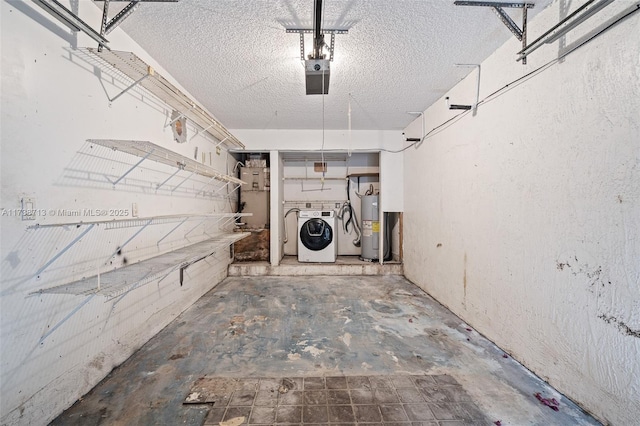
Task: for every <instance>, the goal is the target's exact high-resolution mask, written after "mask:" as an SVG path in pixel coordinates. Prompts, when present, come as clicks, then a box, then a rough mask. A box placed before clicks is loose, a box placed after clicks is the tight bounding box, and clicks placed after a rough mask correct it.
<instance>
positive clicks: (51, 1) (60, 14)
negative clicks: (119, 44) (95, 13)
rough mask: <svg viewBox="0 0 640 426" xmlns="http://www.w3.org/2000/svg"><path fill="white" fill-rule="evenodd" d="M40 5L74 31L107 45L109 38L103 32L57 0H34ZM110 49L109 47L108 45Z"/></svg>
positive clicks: (101, 44)
mask: <svg viewBox="0 0 640 426" xmlns="http://www.w3.org/2000/svg"><path fill="white" fill-rule="evenodd" d="M33 1H34V2H35V3H36V4H37V5H38V6H40V7H41V8H42V9H44V10H45V11H46V12H48V13H49V14H50V15H51V16H53V17H54V18H56V19H57V20H58V21H60V22H62V23H63V24H65V25H66V26H67V27H69V28H70V29H71V30H72V31H81V32H83V33H85V34H86V35H88V36H89V37H91V38H92V39H94V40H95V41H96V42H97V43H98V44H99V45H100V46H106V45H107V43H109V40H107V39H106V38H104V35H103V34H100V33H98V32H97V31H95V30H94V29H93V28H91V26H89V24H87V23H86V22H84V21H83V20H82V19H80V18H79V17H78V16H77V15H76V14H75V13H73V12H72V11H70V10H69V9H67V8H66V7H64V6H63V5H61V4H60V3H59V2H58V1H56V0H33ZM107 49H108V47H107Z"/></svg>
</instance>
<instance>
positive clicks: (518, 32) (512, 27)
mask: <svg viewBox="0 0 640 426" xmlns="http://www.w3.org/2000/svg"><path fill="white" fill-rule="evenodd" d="M453 4H454V5H456V6H482V7H490V8H492V9H493V11H494V12H495V13H496V15H498V18H500V20H501V21H502V23H503V24H504V25H505V26H506V27H507V28H508V29H509V31H511V33H513V35H514V36H516V38H517V39H518V40H519V41H521V42H522V48H523V49H524V48H525V46H526V45H527V9H529V8H531V7H534V6H535V5H534V4H533V3H517V2H493V1H467V0H456V1H454V2H453ZM503 7H506V8H516V9H522V29H520V28H519V27H518V25H517V24H516V23H515V22H514V21H513V19H511V17H510V16H509V15H508V14H507V12H505V11H504V9H503ZM526 63H527V58H526V57H524V58H522V64H523V65H525V64H526Z"/></svg>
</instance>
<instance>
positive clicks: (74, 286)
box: [32, 232, 251, 299]
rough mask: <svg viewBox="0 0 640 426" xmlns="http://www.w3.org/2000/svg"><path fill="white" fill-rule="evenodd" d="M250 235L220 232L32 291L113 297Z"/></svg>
mask: <svg viewBox="0 0 640 426" xmlns="http://www.w3.org/2000/svg"><path fill="white" fill-rule="evenodd" d="M249 235H251V233H250V232H234V233H232V234H224V235H218V236H215V237H213V238H211V239H209V240H206V241H202V242H199V243H196V244H192V245H189V246H186V247H183V248H181V249H178V250H174V251H171V252H168V253H165V254H161V255H159V256H155V257H152V258H150V259H147V260H143V261H140V262H138V263H135V264H132V265H127V266H124V267H122V268H118V269H114V270H111V271H108V272H105V273H104V274H96V275H93V276H89V277H86V278H83V279H81V280H78V281H74V282H72V283H68V284H63V285H59V286H55V287H51V288H47V289H41V290H37V291H35V292H34V293H32V294H43V293H51V294H73V295H85V296H89V295H94V294H98V295H102V296H105V297H107V298H109V299H112V298H115V297H118V296H120V295H123V294H125V293H128V292H129V291H132V290H134V289H136V288H139V287H141V286H143V285H145V284H148V283H150V282H153V281H156V280H160V279H163V278H164V277H166V276H168V275H169V274H170V273H172V272H174V271H176V270H178V269H182V268H185V267H187V266H189V265H191V264H193V263H194V262H196V261H198V260H201V259H204V258H206V257H208V256H211V255H213V254H214V253H216V252H217V251H218V250H220V249H222V248H226V247H229V246H230V245H231V244H233V243H235V242H237V241H239V240H241V239H243V238H245V237H247V236H249Z"/></svg>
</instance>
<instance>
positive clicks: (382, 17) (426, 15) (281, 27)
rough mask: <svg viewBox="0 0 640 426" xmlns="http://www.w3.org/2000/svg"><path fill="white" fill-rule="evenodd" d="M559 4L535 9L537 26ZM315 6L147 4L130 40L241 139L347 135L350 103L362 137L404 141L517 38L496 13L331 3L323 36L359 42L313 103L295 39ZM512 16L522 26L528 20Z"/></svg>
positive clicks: (360, 1) (215, 0)
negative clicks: (283, 133) (258, 134)
mask: <svg viewBox="0 0 640 426" xmlns="http://www.w3.org/2000/svg"><path fill="white" fill-rule="evenodd" d="M551 1H552V0H534V1H533V2H534V3H536V7H535V8H534V9H530V12H529V16H530V18H531V17H532V16H533V15H535V13H537V12H538V11H539V10H540V9H542V8H543V7H544V6H546V5H548V4H549V3H550V2H551ZM97 4H99V5H100V6H101V3H97ZM313 5H314V2H313V0H181V1H180V2H179V3H143V4H141V6H140V8H139V9H138V10H137V11H136V12H135V13H134V14H133V15H132V16H131V17H130V18H128V19H127V20H126V21H125V22H124V23H123V24H122V28H123V29H124V30H125V31H126V32H127V33H128V34H129V35H130V36H132V37H133V39H134V40H136V41H137V42H138V43H139V44H140V45H141V46H142V47H143V48H144V49H146V50H147V52H149V53H150V54H151V55H152V56H153V57H154V59H156V60H157V61H158V62H159V63H160V64H162V65H163V66H164V67H165V68H166V69H167V70H168V71H169V72H170V73H171V74H172V75H173V76H174V77H175V78H176V79H177V80H178V81H179V82H180V84H182V85H183V86H184V87H185V88H186V89H187V90H189V91H190V92H191V93H192V94H193V95H194V96H195V97H196V98H197V99H198V100H199V101H200V102H201V103H202V104H203V105H204V106H205V107H206V108H207V109H209V111H211V112H212V113H213V114H214V115H215V116H216V117H217V118H218V119H219V120H220V121H221V122H222V123H223V124H224V125H225V126H226V127H228V128H230V129H320V128H323V125H324V128H326V129H346V128H348V119H347V110H348V104H349V99H351V109H352V128H353V129H370V130H376V129H380V130H398V129H403V128H404V127H405V126H406V125H407V124H409V123H410V122H411V121H412V120H413V119H415V116H414V115H410V114H407V112H408V111H422V110H424V109H426V108H427V107H428V106H430V105H431V104H432V103H433V102H434V101H436V100H437V99H438V98H440V97H441V96H442V95H443V94H444V93H445V92H446V91H448V90H449V89H450V88H451V87H452V86H453V85H455V84H456V83H457V82H458V81H459V80H460V79H462V78H463V77H464V76H465V75H466V74H468V73H469V72H470V70H469V69H464V68H458V67H455V66H454V64H455V63H480V62H481V61H482V60H483V59H485V58H486V57H487V56H489V55H490V54H491V53H492V52H493V51H494V50H495V49H496V48H497V47H499V46H500V45H501V44H503V43H504V42H505V41H506V40H507V39H508V38H509V37H513V35H512V34H511V33H510V32H509V31H508V30H507V28H506V27H505V26H504V25H503V24H502V23H501V22H500V21H499V19H498V17H497V16H496V15H495V14H494V13H493V11H492V10H491V9H490V8H487V7H463V6H455V5H454V4H453V0H414V1H409V0H393V1H390V0H324V2H323V9H324V21H323V22H324V27H325V28H336V27H338V28H348V29H349V33H348V34H344V35H337V36H336V44H335V58H334V61H333V62H332V63H331V81H330V84H329V94H328V95H326V96H324V97H323V96H321V95H309V96H308V95H305V82H304V68H303V65H302V63H301V61H300V50H299V36H298V34H289V33H286V32H285V27H287V26H303V27H308V28H311V27H312V18H313ZM114 6H115V4H114ZM114 6H112V11H114V10H115V7H114ZM506 10H507V11H508V13H509V14H510V15H511V16H512V17H513V19H514V21H515V22H516V23H518V24H519V25H520V23H521V16H522V15H521V12H520V10H518V9H506ZM112 13H113V12H112ZM327 41H328V36H327ZM305 47H306V48H307V51H308V50H309V48H310V47H311V35H307V38H306V40H305ZM112 48H114V49H117V48H118V47H117V46H112ZM515 53H516V52H514V60H515ZM350 94H351V97H350ZM323 104H324V108H323ZM323 111H324V114H323ZM323 123H324V124H323Z"/></svg>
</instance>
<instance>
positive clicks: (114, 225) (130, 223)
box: [27, 212, 253, 229]
mask: <svg viewBox="0 0 640 426" xmlns="http://www.w3.org/2000/svg"><path fill="white" fill-rule="evenodd" d="M252 214H253V213H233V212H229V213H227V212H225V213H209V214H194V215H192V214H183V215H165V216H151V217H135V218H130V219H113V220H95V221H80V222H69V223H45V224H42V225H41V224H38V223H36V224H35V225H31V226H28V227H27V229H42V228H54V227H64V226H69V227H79V226H83V225H98V226H100V225H104V227H105V229H121V228H133V227H136V226H144V225H145V224H146V223H147V222H148V221H149V220H151V223H150V225H157V224H164V223H175V222H179V221H182V220H183V219H185V218H186V219H189V220H191V219H201V218H202V219H203V220H206V219H207V218H230V217H233V218H239V217H244V216H251V215H252Z"/></svg>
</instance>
